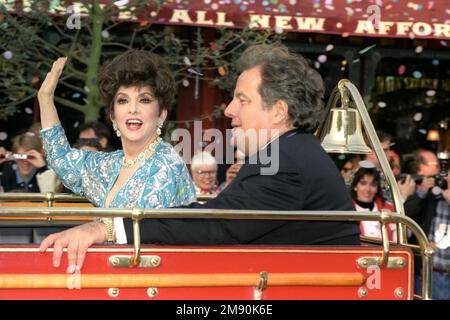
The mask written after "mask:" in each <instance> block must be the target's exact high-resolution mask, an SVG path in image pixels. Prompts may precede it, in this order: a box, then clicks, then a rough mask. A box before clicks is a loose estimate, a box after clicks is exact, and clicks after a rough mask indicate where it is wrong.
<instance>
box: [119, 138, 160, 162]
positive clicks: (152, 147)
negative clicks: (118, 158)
mask: <svg viewBox="0 0 450 320" xmlns="http://www.w3.org/2000/svg"><path fill="white" fill-rule="evenodd" d="M161 141H162V139H161V138H160V137H158V138H156V140H155V141H153V142H152V143H151V144H150V145H149V146H148V147H147V148H146V149H145V150H144V151H142V152H140V153H139V154H138V156H137V157H136V158H134V159H128V160H125V157H123V161H122V167H124V168H131V167H133V166H134V165H135V164H136V163H138V161H140V162H144V161H145V159H146V158H148V157H150V156H152V155H153V153H154V152H155V149H156V147H157V146H158V145H159V144H160V143H161Z"/></svg>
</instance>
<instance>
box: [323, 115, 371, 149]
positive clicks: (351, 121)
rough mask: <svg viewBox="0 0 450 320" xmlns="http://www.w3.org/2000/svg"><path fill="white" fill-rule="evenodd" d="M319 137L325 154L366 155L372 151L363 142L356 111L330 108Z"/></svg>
mask: <svg viewBox="0 0 450 320" xmlns="http://www.w3.org/2000/svg"><path fill="white" fill-rule="evenodd" d="M319 137H320V138H321V141H322V147H323V148H324V149H325V150H326V151H327V152H331V153H357V154H367V153H370V152H371V151H372V150H371V149H370V148H369V147H368V146H367V144H366V142H365V141H364V137H363V133H362V130H361V120H360V117H359V114H358V111H357V110H356V109H346V108H332V109H331V110H330V114H329V116H328V118H327V120H326V122H325V125H324V127H323V130H322V132H321V134H320V135H319Z"/></svg>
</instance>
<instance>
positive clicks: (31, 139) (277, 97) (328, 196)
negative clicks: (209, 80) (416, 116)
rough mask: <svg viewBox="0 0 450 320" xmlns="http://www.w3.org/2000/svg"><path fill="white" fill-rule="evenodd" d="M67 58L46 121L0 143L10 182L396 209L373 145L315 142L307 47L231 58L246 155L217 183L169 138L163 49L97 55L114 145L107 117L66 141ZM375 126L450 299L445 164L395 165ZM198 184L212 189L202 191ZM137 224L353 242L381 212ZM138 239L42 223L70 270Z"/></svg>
mask: <svg viewBox="0 0 450 320" xmlns="http://www.w3.org/2000/svg"><path fill="white" fill-rule="evenodd" d="M65 62H66V58H59V59H58V60H57V61H55V63H54V64H53V67H52V69H51V71H50V72H49V73H48V74H47V77H46V79H45V80H44V82H43V84H42V86H41V88H40V90H39V93H38V99H39V103H40V107H41V125H42V130H40V133H38V134H36V133H34V132H32V131H29V132H27V133H25V134H22V135H19V136H18V137H16V138H14V142H13V147H12V150H11V152H9V151H6V150H5V149H3V148H0V165H2V166H3V170H2V175H1V186H2V188H3V191H5V192H14V191H15V192H17V191H22V192H48V191H57V192H60V191H62V190H65V191H67V192H76V193H79V194H81V195H83V196H84V197H86V198H87V199H88V200H89V201H91V202H92V203H94V204H95V205H96V206H98V207H107V208H132V207H142V208H165V207H190V208H217V209H251V210H255V209H256V210H257V209H261V210H319V211H320V210H357V211H366V212H367V211H374V212H379V211H381V210H386V209H387V210H390V211H394V210H395V209H394V207H393V205H392V192H391V190H390V188H389V186H388V185H387V183H386V178H385V177H384V175H383V173H382V172H381V171H380V164H379V161H378V158H377V157H376V156H375V155H374V154H369V155H367V156H366V157H365V158H364V159H361V158H356V157H355V158H349V159H344V160H341V161H340V162H339V163H338V165H337V166H336V164H335V163H334V162H333V161H332V159H331V158H330V157H329V156H328V155H327V154H326V152H325V151H324V150H323V148H322V147H321V146H320V142H319V141H318V139H317V138H316V137H315V135H314V132H315V131H316V129H317V128H318V125H319V119H320V118H321V111H322V98H323V94H324V87H323V82H322V79H321V77H320V75H319V74H318V73H317V72H316V71H315V70H314V69H313V68H311V67H310V66H309V64H308V63H307V62H306V60H305V59H304V58H303V57H301V56H300V55H295V54H292V53H290V52H289V51H288V50H287V49H286V48H285V47H281V46H254V47H250V48H248V49H247V50H246V51H245V52H244V54H243V55H242V57H241V58H240V60H239V62H238V64H239V70H240V76H239V78H238V80H237V83H236V89H235V92H234V95H233V99H232V101H231V102H230V103H229V105H228V106H227V108H226V109H225V116H227V117H229V118H230V119H231V125H232V127H233V136H232V140H231V142H232V144H233V145H234V146H235V147H236V150H237V151H236V152H237V153H240V154H241V155H240V156H239V157H240V158H244V159H245V163H240V162H237V163H235V164H233V165H231V166H230V167H229V168H228V169H227V173H226V180H225V181H224V182H223V183H219V182H218V181H217V163H216V160H215V158H214V156H213V155H212V154H211V153H208V152H204V151H203V152H199V153H197V154H195V155H194V156H193V158H192V162H191V165H190V172H189V171H188V168H187V166H186V164H185V163H184V162H183V160H182V158H181V157H180V156H179V155H178V154H177V152H176V151H175V149H174V148H173V147H172V146H171V145H170V144H169V143H167V142H164V141H163V140H162V139H161V137H160V135H161V129H162V127H163V126H164V122H165V121H166V118H167V115H168V112H169V111H170V106H171V104H172V101H173V97H174V94H175V83H174V79H173V76H172V74H171V71H170V69H169V67H168V66H167V65H166V64H165V63H164V62H163V61H162V59H161V58H160V57H158V56H157V55H155V54H152V53H149V52H145V51H140V50H132V51H128V52H126V53H124V54H122V55H120V56H117V57H116V58H115V59H113V60H112V61H111V62H109V63H107V64H105V65H104V66H102V68H101V71H100V74H99V77H98V81H97V83H98V86H99V92H100V94H101V96H102V99H103V103H104V105H105V106H107V115H108V120H109V121H111V124H112V127H113V130H114V132H115V134H116V135H117V137H118V138H119V139H120V140H121V143H122V149H121V150H116V151H113V150H112V148H111V136H110V133H109V129H108V128H107V127H106V126H105V125H103V124H101V123H87V124H85V125H83V126H82V127H81V128H80V134H79V139H78V140H77V141H76V142H75V144H74V145H73V146H72V147H71V146H70V145H69V142H68V141H67V138H66V136H65V133H64V129H63V127H62V126H61V124H60V121H59V118H58V114H57V112H56V108H55V105H54V91H55V89H56V86H57V83H58V80H59V77H60V75H61V73H62V71H63V68H64V65H65ZM250 129H253V130H257V131H258V130H268V131H269V132H270V133H271V134H269V135H268V136H267V137H266V138H262V137H261V136H258V138H257V140H256V141H254V143H255V146H253V149H252V146H249V145H250V143H249V139H250V136H249V135H248V133H247V131H248V130H250ZM38 135H40V136H38ZM378 136H379V139H380V142H381V145H382V147H383V150H384V151H385V155H386V157H387V159H388V161H389V163H390V164H391V168H392V170H393V172H394V175H395V176H396V177H397V178H398V186H399V190H400V192H401V196H402V201H403V203H404V207H405V211H406V214H407V215H408V216H410V217H412V218H413V219H414V220H416V221H417V222H418V223H419V224H420V226H421V227H422V228H423V230H424V231H425V233H426V234H427V235H428V236H429V239H430V241H431V242H432V244H433V246H434V248H435V250H436V255H435V256H434V272H433V295H434V296H435V297H438V298H443V299H448V298H450V293H449V291H450V282H449V279H450V250H449V249H448V246H449V245H450V243H449V237H450V235H449V234H448V231H449V229H450V227H449V220H450V219H449V216H450V213H449V204H450V191H449V189H448V188H447V186H448V182H450V179H449V178H448V177H447V172H443V170H441V167H440V165H439V161H438V159H437V157H436V154H435V153H434V152H433V151H431V150H424V149H423V150H422V149H421V150H418V151H416V152H415V153H414V161H413V162H412V163H411V166H409V168H403V169H404V170H402V168H401V165H400V157H399V156H398V155H397V154H396V153H395V152H393V150H391V148H390V146H391V143H392V137H391V136H389V135H387V134H384V133H382V132H379V133H378ZM275 147H276V148H275ZM262 151H264V152H269V153H271V152H279V163H278V171H277V172H276V173H275V174H272V175H264V174H261V172H262V171H261V170H262V169H264V168H265V167H267V164H266V163H264V162H263V161H261V158H262V155H261V152H262ZM236 158H238V156H236ZM317 168H320V170H317ZM445 170H447V167H446V168H445ZM339 173H340V174H339ZM402 173H407V174H408V175H406V176H404V175H402ZM437 180H439V181H438V182H437ZM444 182H445V183H444ZM63 188H64V189H63ZM196 195H214V196H215V198H213V199H211V200H209V201H207V202H205V203H197V202H195V200H196ZM141 230H142V231H141V233H142V234H141V241H142V242H143V243H158V244H202V245H208V244H266V245H270V244H302V245H309V244H320V245H359V243H360V241H359V236H360V234H362V235H364V236H368V237H375V238H380V237H381V227H380V223H379V222H368V221H362V222H361V223H360V224H359V225H357V224H355V223H351V222H330V221H328V222H319V221H312V222H311V221H270V220H254V221H251V220H182V219H180V220H176V219H172V220H168V221H161V220H154V219H147V220H143V221H142V222H141ZM396 232H397V230H396V226H395V225H394V224H392V225H389V238H390V240H395V239H396ZM132 241H133V232H132V224H131V220H130V219H122V218H114V219H98V220H97V221H95V222H91V223H88V224H84V225H81V226H78V227H75V228H71V229H68V230H64V231H61V232H58V233H55V234H51V235H49V236H48V237H47V238H46V239H45V240H44V241H42V243H41V246H40V249H41V250H42V251H45V250H46V249H47V248H49V247H50V246H54V248H55V249H54V253H53V265H54V266H55V267H59V266H60V262H61V256H62V252H63V248H67V249H68V265H69V268H68V272H74V271H76V270H79V269H80V268H81V267H82V265H83V262H84V259H85V258H86V251H87V248H88V247H89V246H91V245H93V244H95V243H102V242H114V243H130V242H132ZM412 241H413V240H412ZM419 277H420V272H419V271H417V272H416V280H417V281H416V283H420V282H419V280H420V278H419Z"/></svg>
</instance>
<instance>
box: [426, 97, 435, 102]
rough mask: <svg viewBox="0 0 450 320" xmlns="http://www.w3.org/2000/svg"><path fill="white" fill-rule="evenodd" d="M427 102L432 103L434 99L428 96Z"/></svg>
mask: <svg viewBox="0 0 450 320" xmlns="http://www.w3.org/2000/svg"><path fill="white" fill-rule="evenodd" d="M425 102H426V103H428V104H432V103H433V99H431V98H429V97H427V98H425Z"/></svg>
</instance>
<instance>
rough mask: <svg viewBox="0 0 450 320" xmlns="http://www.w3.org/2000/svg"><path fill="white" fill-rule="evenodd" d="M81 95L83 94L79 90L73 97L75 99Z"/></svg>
mask: <svg viewBox="0 0 450 320" xmlns="http://www.w3.org/2000/svg"><path fill="white" fill-rule="evenodd" d="M79 97H81V94H79V93H78V92H76V93H74V94H73V95H72V98H74V99H78V98H79Z"/></svg>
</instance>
